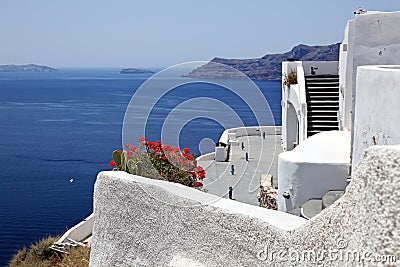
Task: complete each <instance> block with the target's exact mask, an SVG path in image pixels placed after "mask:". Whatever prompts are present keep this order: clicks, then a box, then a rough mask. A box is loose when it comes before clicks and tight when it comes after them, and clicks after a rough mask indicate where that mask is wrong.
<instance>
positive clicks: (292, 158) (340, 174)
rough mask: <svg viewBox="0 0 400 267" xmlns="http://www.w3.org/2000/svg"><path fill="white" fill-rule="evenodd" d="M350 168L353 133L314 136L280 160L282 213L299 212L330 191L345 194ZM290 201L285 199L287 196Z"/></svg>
mask: <svg viewBox="0 0 400 267" xmlns="http://www.w3.org/2000/svg"><path fill="white" fill-rule="evenodd" d="M349 164H350V132H347V131H328V132H322V133H319V134H316V135H313V136H311V137H310V138H308V139H306V140H305V141H303V142H302V143H301V144H300V145H298V146H297V147H296V148H294V149H293V150H291V151H288V152H284V153H281V154H279V158H278V177H279V178H278V210H281V211H290V210H291V209H294V208H299V207H300V206H301V205H302V204H304V203H305V202H306V201H308V200H309V199H312V198H322V196H323V195H324V194H325V193H327V192H328V191H329V190H344V189H345V187H346V185H347V177H348V169H349ZM284 193H285V195H286V196H288V195H289V198H285V197H283V195H284Z"/></svg>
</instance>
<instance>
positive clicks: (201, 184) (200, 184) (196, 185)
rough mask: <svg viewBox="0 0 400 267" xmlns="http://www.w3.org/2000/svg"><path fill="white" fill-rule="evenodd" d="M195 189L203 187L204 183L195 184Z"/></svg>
mask: <svg viewBox="0 0 400 267" xmlns="http://www.w3.org/2000/svg"><path fill="white" fill-rule="evenodd" d="M194 186H195V187H202V186H203V183H202V182H194Z"/></svg>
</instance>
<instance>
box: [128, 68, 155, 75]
mask: <svg viewBox="0 0 400 267" xmlns="http://www.w3.org/2000/svg"><path fill="white" fill-rule="evenodd" d="M120 73H121V74H139V73H154V72H153V71H151V70H144V69H134V68H129V69H122V70H121V71H120Z"/></svg>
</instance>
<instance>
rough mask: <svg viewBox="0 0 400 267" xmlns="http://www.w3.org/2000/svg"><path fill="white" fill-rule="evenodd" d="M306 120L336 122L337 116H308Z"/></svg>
mask: <svg viewBox="0 0 400 267" xmlns="http://www.w3.org/2000/svg"><path fill="white" fill-rule="evenodd" d="M307 120H308V121H310V120H317V121H337V116H323V115H308V116H307Z"/></svg>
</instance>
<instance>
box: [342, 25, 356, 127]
mask: <svg viewBox="0 0 400 267" xmlns="http://www.w3.org/2000/svg"><path fill="white" fill-rule="evenodd" d="M353 37H354V20H349V21H348V22H347V25H346V28H345V31H344V38H343V42H342V44H341V45H340V53H339V88H340V94H339V96H340V98H339V124H340V125H339V126H340V129H341V130H349V131H350V130H351V110H352V102H353V100H352V79H353V50H354V38H353Z"/></svg>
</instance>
